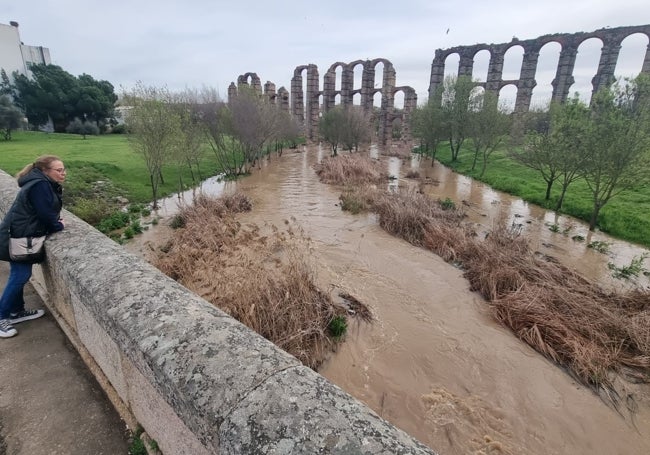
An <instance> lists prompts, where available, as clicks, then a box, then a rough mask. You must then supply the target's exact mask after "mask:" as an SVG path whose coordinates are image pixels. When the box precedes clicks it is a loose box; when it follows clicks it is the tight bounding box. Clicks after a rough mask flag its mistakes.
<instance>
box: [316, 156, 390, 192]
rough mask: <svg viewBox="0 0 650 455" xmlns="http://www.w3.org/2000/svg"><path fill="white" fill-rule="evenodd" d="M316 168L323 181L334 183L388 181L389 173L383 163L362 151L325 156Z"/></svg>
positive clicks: (377, 182)
mask: <svg viewBox="0 0 650 455" xmlns="http://www.w3.org/2000/svg"><path fill="white" fill-rule="evenodd" d="M315 169H316V174H318V176H319V178H320V180H321V181H322V182H324V183H329V184H334V185H341V184H348V185H366V184H379V183H382V182H386V181H388V174H387V173H386V172H385V171H384V169H383V167H382V165H381V163H380V162H379V161H377V160H372V159H370V158H369V157H368V155H364V154H360V153H351V154H347V155H338V156H336V157H328V158H325V159H323V160H322V161H321V162H320V163H319V164H317V165H316V166H315Z"/></svg>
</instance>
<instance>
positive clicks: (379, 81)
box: [373, 62, 384, 89]
mask: <svg viewBox="0 0 650 455" xmlns="http://www.w3.org/2000/svg"><path fill="white" fill-rule="evenodd" d="M383 86H384V62H378V63H377V64H376V65H375V83H374V85H373V87H374V88H377V89H381V88H382V87H383Z"/></svg>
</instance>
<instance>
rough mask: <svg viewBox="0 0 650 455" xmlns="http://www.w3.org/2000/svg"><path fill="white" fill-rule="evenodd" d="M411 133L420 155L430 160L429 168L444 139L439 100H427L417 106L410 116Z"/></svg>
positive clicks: (443, 123) (443, 125)
mask: <svg viewBox="0 0 650 455" xmlns="http://www.w3.org/2000/svg"><path fill="white" fill-rule="evenodd" d="M411 133H412V135H413V137H414V138H417V139H419V140H420V154H423V155H426V156H428V157H429V158H431V166H433V165H434V163H435V159H436V154H437V153H438V146H439V145H440V143H441V142H442V141H444V140H446V139H449V137H448V135H447V125H446V124H445V116H444V114H443V111H442V106H441V105H440V100H439V99H438V102H435V101H434V99H429V100H428V102H427V103H426V104H424V105H422V106H418V107H417V108H416V109H415V110H414V111H413V113H412V114H411Z"/></svg>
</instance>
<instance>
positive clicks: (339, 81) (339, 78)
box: [334, 65, 343, 91]
mask: <svg viewBox="0 0 650 455" xmlns="http://www.w3.org/2000/svg"><path fill="white" fill-rule="evenodd" d="M342 86H343V68H342V67H341V65H338V66H337V67H336V77H335V78H334V90H336V91H340V90H341V87H342Z"/></svg>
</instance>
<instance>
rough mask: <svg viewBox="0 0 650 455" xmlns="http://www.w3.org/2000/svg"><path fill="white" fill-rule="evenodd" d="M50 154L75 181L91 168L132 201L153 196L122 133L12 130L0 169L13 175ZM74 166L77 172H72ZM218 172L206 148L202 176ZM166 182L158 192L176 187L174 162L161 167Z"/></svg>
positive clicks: (0, 151)
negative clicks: (90, 134) (97, 133)
mask: <svg viewBox="0 0 650 455" xmlns="http://www.w3.org/2000/svg"><path fill="white" fill-rule="evenodd" d="M45 154H52V155H57V156H59V157H61V159H62V160H63V161H64V163H65V167H66V168H67V169H68V175H67V180H68V181H69V182H70V184H74V181H75V179H77V178H79V177H80V175H79V174H81V173H82V172H83V173H85V174H87V173H88V168H89V167H90V168H93V169H94V170H95V171H96V172H94V174H95V175H97V176H99V177H103V178H105V179H106V180H110V181H112V182H113V184H114V185H115V186H116V187H117V188H119V189H120V190H121V191H123V193H124V196H125V197H127V198H128V199H129V200H130V201H132V202H139V203H144V202H150V201H151V199H152V194H151V184H150V183H149V173H148V171H147V168H146V166H145V162H144V159H143V158H142V157H141V156H140V155H138V154H136V153H135V152H134V151H133V150H132V149H131V147H130V146H129V144H128V141H127V138H126V136H125V135H122V134H107V135H101V136H87V137H86V139H83V137H82V136H79V135H76V134H60V133H56V134H48V133H40V132H14V133H12V139H11V140H10V141H0V169H2V170H4V171H5V172H7V173H9V174H11V175H14V174H16V173H17V172H18V171H19V170H21V169H22V168H23V167H24V166H25V165H26V164H28V163H30V162H32V161H33V160H34V159H35V158H36V157H38V156H40V155H45ZM75 170H78V171H79V172H78V173H77V175H75ZM218 172H219V169H217V165H216V161H215V160H214V159H213V155H212V152H211V151H209V150H208V151H206V153H205V158H204V160H203V162H202V163H201V174H202V177H203V178H206V177H208V176H212V175H216V174H217V173H218ZM180 175H181V176H182V179H183V182H184V184H186V185H187V184H191V176H190V173H189V170H187V169H184V170H183V171H182V172H180ZM163 177H164V179H165V183H164V184H161V185H160V187H159V196H165V195H169V194H172V193H174V192H176V191H178V190H179V169H178V167H177V166H175V165H168V166H165V167H164V169H163Z"/></svg>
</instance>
